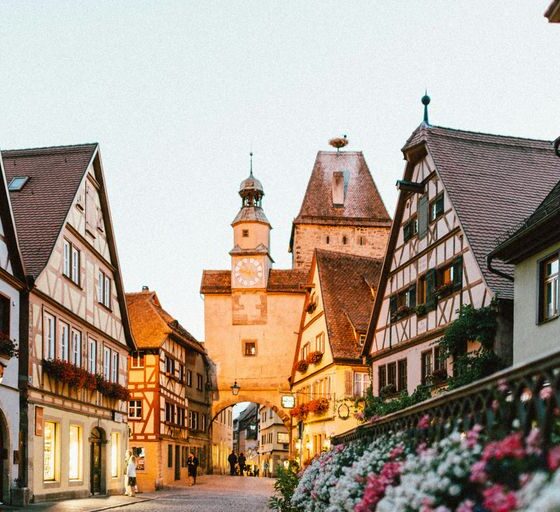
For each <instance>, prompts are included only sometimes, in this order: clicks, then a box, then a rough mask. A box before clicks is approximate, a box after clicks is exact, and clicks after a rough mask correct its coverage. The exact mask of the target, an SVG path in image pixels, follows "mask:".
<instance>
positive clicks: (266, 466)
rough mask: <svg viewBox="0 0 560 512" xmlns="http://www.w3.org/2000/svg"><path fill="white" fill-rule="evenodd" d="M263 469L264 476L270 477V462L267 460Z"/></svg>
mask: <svg viewBox="0 0 560 512" xmlns="http://www.w3.org/2000/svg"><path fill="white" fill-rule="evenodd" d="M263 469H264V476H265V477H268V461H267V460H265V461H264V465H263Z"/></svg>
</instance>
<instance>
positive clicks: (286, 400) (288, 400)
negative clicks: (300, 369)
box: [282, 395, 296, 409]
mask: <svg viewBox="0 0 560 512" xmlns="http://www.w3.org/2000/svg"><path fill="white" fill-rule="evenodd" d="M295 406H296V397H295V396H294V395H282V407H283V408H284V409H293V408H294V407H295Z"/></svg>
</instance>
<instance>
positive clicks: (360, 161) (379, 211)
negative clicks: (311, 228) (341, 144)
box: [294, 151, 391, 225]
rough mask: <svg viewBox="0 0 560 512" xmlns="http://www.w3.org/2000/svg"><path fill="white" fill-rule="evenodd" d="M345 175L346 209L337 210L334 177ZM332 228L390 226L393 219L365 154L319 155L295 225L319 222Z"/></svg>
mask: <svg viewBox="0 0 560 512" xmlns="http://www.w3.org/2000/svg"><path fill="white" fill-rule="evenodd" d="M335 171H343V172H345V187H346V194H345V201H344V206H334V205H333V200H332V177H333V173H334V172H335ZM321 220H322V222H323V223H330V224H343V223H347V224H351V223H355V222H359V223H360V225H367V223H368V222H369V223H372V224H382V225H390V223H391V218H390V217H389V214H388V213H387V210H386V208H385V205H384V204H383V200H382V199H381V196H380V195H379V192H378V190H377V187H376V186H375V183H374V181H373V178H372V176H371V174H370V172H369V169H368V166H367V163H366V161H365V158H364V155H363V154H362V152H361V151H341V152H340V153H338V152H336V151H319V152H318V153H317V158H316V160H315V165H314V166H313V171H312V172H311V177H310V179H309V183H308V185H307V190H306V192H305V197H304V199H303V203H302V205H301V209H300V212H299V214H298V216H297V217H296V219H295V220H294V223H295V224H300V223H308V222H311V223H313V224H315V223H317V222H321Z"/></svg>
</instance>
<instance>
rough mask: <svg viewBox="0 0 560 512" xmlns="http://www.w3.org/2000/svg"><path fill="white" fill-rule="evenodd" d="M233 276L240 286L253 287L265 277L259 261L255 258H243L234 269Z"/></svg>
mask: <svg viewBox="0 0 560 512" xmlns="http://www.w3.org/2000/svg"><path fill="white" fill-rule="evenodd" d="M233 274H234V276H235V280H236V281H237V283H238V284H240V285H242V286H253V285H255V284H257V283H258V282H259V281H260V280H261V279H262V276H263V268H262V265H261V263H260V262H259V261H257V260H256V259H254V258H243V259H242V260H239V261H238V262H237V263H236V264H235V267H234V268H233Z"/></svg>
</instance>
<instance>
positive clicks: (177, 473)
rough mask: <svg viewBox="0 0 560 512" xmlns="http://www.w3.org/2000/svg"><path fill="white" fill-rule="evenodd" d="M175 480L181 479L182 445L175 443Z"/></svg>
mask: <svg viewBox="0 0 560 512" xmlns="http://www.w3.org/2000/svg"><path fill="white" fill-rule="evenodd" d="M175 480H181V447H180V446H179V445H178V444H176V445H175Z"/></svg>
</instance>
